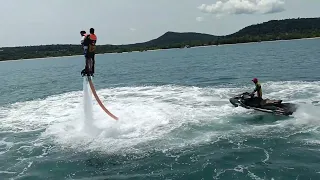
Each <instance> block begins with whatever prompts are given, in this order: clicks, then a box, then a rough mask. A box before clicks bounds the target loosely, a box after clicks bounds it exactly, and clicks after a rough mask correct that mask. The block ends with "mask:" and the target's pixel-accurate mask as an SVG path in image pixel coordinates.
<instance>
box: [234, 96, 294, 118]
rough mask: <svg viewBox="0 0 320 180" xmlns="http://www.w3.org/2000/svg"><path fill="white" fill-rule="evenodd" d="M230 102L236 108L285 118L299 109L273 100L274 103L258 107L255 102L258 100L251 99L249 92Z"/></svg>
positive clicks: (235, 97)
mask: <svg viewBox="0 0 320 180" xmlns="http://www.w3.org/2000/svg"><path fill="white" fill-rule="evenodd" d="M229 101H230V103H231V104H233V105H234V106H235V107H238V106H241V107H243V108H246V109H254V110H256V111H261V112H266V113H272V114H277V115H285V116H290V115H292V114H293V113H294V112H295V111H296V110H297V108H298V107H297V105H296V104H292V103H282V100H276V101H275V100H273V102H274V103H271V104H265V105H263V106H261V105H258V103H256V102H255V101H256V99H255V98H254V97H251V96H250V95H249V93H247V92H245V93H242V94H239V95H236V96H234V97H232V98H230V99H229ZM259 102H260V101H259Z"/></svg>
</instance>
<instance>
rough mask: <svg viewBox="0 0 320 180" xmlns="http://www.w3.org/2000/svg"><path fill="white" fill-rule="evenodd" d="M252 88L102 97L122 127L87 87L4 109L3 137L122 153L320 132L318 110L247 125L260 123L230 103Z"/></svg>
mask: <svg viewBox="0 0 320 180" xmlns="http://www.w3.org/2000/svg"><path fill="white" fill-rule="evenodd" d="M319 84H320V83H319V82H313V83H308V82H267V83H263V84H262V86H263V90H264V97H268V98H278V97H280V98H282V99H284V100H285V101H286V102H287V101H299V100H301V101H306V102H309V100H310V99H313V100H314V99H317V98H318V94H319V92H320V88H319V87H320V86H319ZM252 88H253V87H252V86H248V87H240V88H229V87H206V88H199V87H185V86H174V85H173V86H146V87H119V88H110V89H103V90H98V91H97V94H98V95H99V97H100V98H101V101H102V102H103V103H104V104H105V106H106V108H107V109H109V110H110V111H111V112H112V113H114V114H115V115H117V116H118V117H119V118H120V120H119V121H115V120H113V119H112V118H110V117H109V116H108V115H107V114H106V113H105V112H104V111H103V110H102V109H101V108H100V107H99V105H98V104H97V102H96V101H95V100H94V99H92V94H91V91H90V89H89V86H88V84H87V83H86V82H85V81H84V91H80V92H70V93H66V94H61V95H57V96H52V97H48V98H46V99H43V100H37V101H30V102H21V103H15V104H12V105H11V106H9V107H0V112H1V117H0V129H1V130H3V131H25V132H27V131H34V130H38V129H44V132H43V133H42V135H41V137H39V138H40V139H41V140H43V141H47V140H50V141H53V143H55V144H57V145H58V146H61V147H67V148H72V149H74V150H77V151H82V150H84V151H86V150H90V151H91V150H97V151H103V152H106V153H121V152H122V151H124V152H139V151H145V150H148V148H152V149H160V150H166V149H171V148H179V147H183V146H188V145H191V144H199V143H200V144H201V143H206V142H214V141H216V140H217V139H218V138H219V137H221V136H228V138H232V136H237V137H238V136H241V134H244V135H248V134H252V135H255V134H257V135H260V136H261V135H262V136H264V135H268V134H269V133H270V132H269V131H270V130H272V132H273V133H276V132H278V131H282V129H283V127H287V126H294V127H297V128H299V126H302V125H303V126H305V123H303V122H305V121H306V120H307V121H308V122H312V124H313V125H314V126H320V123H318V121H316V119H317V116H314V115H313V114H314V112H313V111H316V112H317V111H318V109H317V108H319V107H317V106H315V107H314V108H315V109H313V110H312V109H311V108H308V109H310V111H311V112H310V111H303V112H301V111H300V110H298V112H297V114H295V115H294V116H293V118H291V119H288V120H284V121H278V122H277V123H272V122H271V123H269V124H268V123H266V124H262V125H261V124H260V125H256V124H254V123H251V124H245V121H247V119H248V118H250V119H255V112H254V111H251V110H247V109H244V108H241V107H238V108H235V107H233V106H232V105H231V104H230V103H229V101H228V98H229V97H231V96H233V95H235V94H238V93H241V92H243V91H248V90H251V89H252ZM275 92H277V93H275ZM310 92H313V94H312V96H310V95H309V93H310ZM82 102H83V104H82ZM84 109H85V111H84ZM82 112H83V113H82ZM248 113H249V114H248ZM257 114H259V116H261V115H262V114H261V113H257ZM239 118H240V121H239Z"/></svg>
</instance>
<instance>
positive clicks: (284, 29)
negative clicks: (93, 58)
mask: <svg viewBox="0 0 320 180" xmlns="http://www.w3.org/2000/svg"><path fill="white" fill-rule="evenodd" d="M312 37H320V18H297V19H284V20H271V21H268V22H264V23H260V24H255V25H250V26H247V27H245V28H243V29H241V30H239V31H238V32H235V33H233V34H229V35H226V36H214V35H210V34H203V33H195V32H184V33H179V32H170V31H169V32H167V33H165V34H163V35H162V36H160V37H158V38H156V39H152V40H150V41H147V42H142V43H135V44H127V45H99V46H98V47H97V53H111V52H117V53H121V52H130V51H145V50H152V49H168V48H184V47H193V46H203V45H220V44H235V43H246V42H260V41H273V40H288V39H300V38H312ZM81 54H82V50H81V46H80V45H72V44H58V45H40V46H24V47H5V48H0V61H3V60H9V59H12V60H14V59H30V58H42V57H56V56H71V55H81Z"/></svg>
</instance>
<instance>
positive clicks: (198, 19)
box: [196, 17, 204, 22]
mask: <svg viewBox="0 0 320 180" xmlns="http://www.w3.org/2000/svg"><path fill="white" fill-rule="evenodd" d="M196 20H197V21H198V22H201V21H203V20H204V18H203V17H197V18H196Z"/></svg>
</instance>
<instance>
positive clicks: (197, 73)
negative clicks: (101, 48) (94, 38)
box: [0, 39, 320, 180]
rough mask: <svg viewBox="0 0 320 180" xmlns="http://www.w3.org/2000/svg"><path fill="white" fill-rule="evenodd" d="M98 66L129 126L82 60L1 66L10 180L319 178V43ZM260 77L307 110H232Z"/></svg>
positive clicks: (118, 60)
mask: <svg viewBox="0 0 320 180" xmlns="http://www.w3.org/2000/svg"><path fill="white" fill-rule="evenodd" d="M96 59H97V60H96V74H95V77H94V80H93V81H94V84H95V87H96V89H97V93H98V95H99V96H100V98H101V100H102V101H103V103H104V104H105V105H106V107H107V108H108V109H109V110H110V111H111V112H112V113H114V114H115V115H117V116H118V117H119V118H120V119H119V121H114V120H113V119H111V118H110V117H109V116H107V115H106V114H105V113H104V112H103V111H102V110H101V108H100V107H99V106H98V104H97V102H96V101H95V100H94V98H93V97H91V98H92V101H90V95H89V94H86V92H87V91H86V88H87V87H86V86H85V85H84V84H83V81H84V80H83V78H82V77H81V76H80V71H81V70H82V68H83V65H84V59H83V57H81V56H77V57H62V58H47V59H37V60H23V61H8V62H0V77H1V79H2V83H1V88H0V179H23V180H25V179H30V180H37V179H58V180H59V179H81V180H84V179H93V180H98V179H99V180H100V179H108V180H109V179H183V180H185V179H204V180H206V179H239V180H240V179H270V180H271V179H273V180H278V179H281V180H284V179H288V180H292V179H299V180H300V179H301V180H302V179H315V180H317V179H320V165H319V161H320V150H319V149H320V111H319V110H320V106H319V103H318V102H317V101H319V100H320V80H319V79H320V73H319V70H320V39H313V40H295V41H279V42H263V43H252V44H239V45H225V46H212V47H202V48H190V49H172V50H163V51H149V52H133V53H125V54H105V55H97V58H96ZM253 77H257V78H259V79H260V81H261V84H262V87H263V95H264V98H270V99H283V101H286V102H293V103H297V104H299V105H300V107H299V109H298V111H297V112H296V113H295V114H294V115H293V116H292V117H278V116H273V115H270V114H265V113H261V112H255V111H252V110H247V109H244V108H241V107H239V108H235V107H233V106H232V105H231V104H230V103H229V101H228V99H229V98H230V97H231V96H233V95H235V94H237V93H241V92H243V91H252V90H253V88H254V86H253V84H252V82H251V79H252V78H253ZM89 102H91V103H92V104H93V105H92V107H91V106H90V105H88V103H89ZM84 105H86V107H87V108H84ZM90 108H92V111H90Z"/></svg>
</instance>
